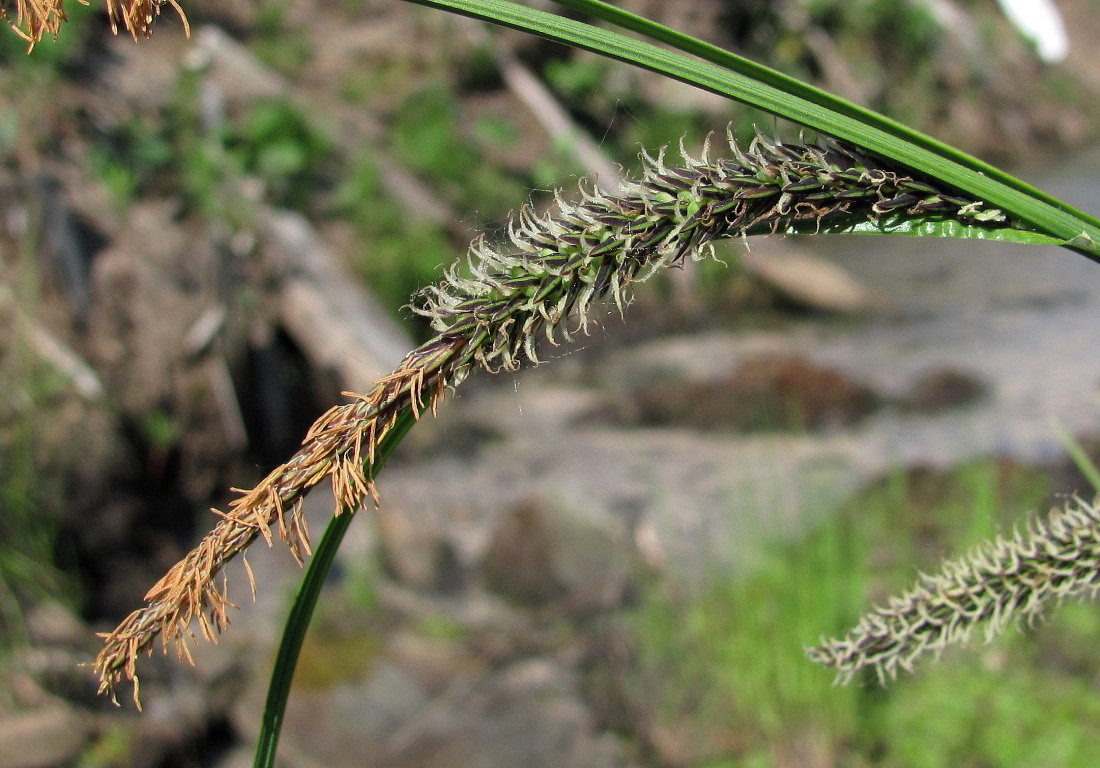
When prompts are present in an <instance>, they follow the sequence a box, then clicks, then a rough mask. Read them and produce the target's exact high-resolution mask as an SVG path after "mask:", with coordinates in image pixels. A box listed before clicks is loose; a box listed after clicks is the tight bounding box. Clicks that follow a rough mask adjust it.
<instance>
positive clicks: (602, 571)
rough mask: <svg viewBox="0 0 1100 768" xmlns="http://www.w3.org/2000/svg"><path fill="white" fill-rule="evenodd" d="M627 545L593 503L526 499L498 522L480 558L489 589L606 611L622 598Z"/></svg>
mask: <svg viewBox="0 0 1100 768" xmlns="http://www.w3.org/2000/svg"><path fill="white" fill-rule="evenodd" d="M631 549H632V547H631V545H630V542H629V538H628V535H627V532H626V530H625V526H624V525H623V524H622V522H621V521H619V520H618V519H616V518H614V517H613V516H612V515H611V514H610V513H609V512H607V511H606V510H602V509H601V508H599V507H598V506H597V505H593V504H584V503H583V502H578V501H574V500H566V499H553V500H550V499H542V500H530V501H528V502H525V503H523V504H520V505H519V506H517V507H514V508H513V509H512V510H510V511H509V512H508V513H506V514H505V516H504V517H503V518H502V519H501V521H500V523H499V524H498V525H497V528H496V530H495V532H494V534H493V537H492V539H491V541H490V544H489V547H488V549H487V551H486V553H485V556H484V558H483V560H482V573H483V574H484V576H485V579H486V582H487V584H488V586H489V587H490V588H491V589H493V590H494V591H496V592H498V593H500V594H502V595H505V596H506V597H510V598H512V599H515V600H518V601H520V602H526V603H531V604H535V605H539V604H544V603H547V602H550V601H557V600H560V601H561V602H562V603H564V604H565V605H566V607H568V608H569V609H570V610H573V611H577V612H581V613H584V612H587V611H592V610H599V609H603V608H609V607H611V606H613V605H615V604H616V603H618V601H619V599H620V598H621V596H622V594H623V589H624V587H625V585H626V580H627V573H628V568H629V553H630V551H631Z"/></svg>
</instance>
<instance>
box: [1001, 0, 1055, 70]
mask: <svg viewBox="0 0 1100 768" xmlns="http://www.w3.org/2000/svg"><path fill="white" fill-rule="evenodd" d="M997 3H998V4H999V5H1000V6H1001V10H1003V11H1004V12H1005V16H1007V17H1008V20H1009V21H1011V22H1012V23H1013V24H1015V25H1016V28H1017V29H1018V30H1020V32H1021V34H1023V36H1024V37H1026V38H1027V39H1028V40H1030V41H1031V42H1032V43H1033V44H1034V45H1035V49H1036V51H1037V52H1038V54H1039V58H1040V59H1042V60H1043V61H1045V62H1047V63H1048V64H1056V63H1057V62H1059V61H1062V60H1063V59H1065V58H1066V54H1068V53H1069V37H1068V36H1067V35H1066V25H1065V23H1064V22H1063V21H1062V15H1061V14H1060V13H1059V12H1058V9H1057V8H1056V7H1055V5H1054V2H1053V0H997Z"/></svg>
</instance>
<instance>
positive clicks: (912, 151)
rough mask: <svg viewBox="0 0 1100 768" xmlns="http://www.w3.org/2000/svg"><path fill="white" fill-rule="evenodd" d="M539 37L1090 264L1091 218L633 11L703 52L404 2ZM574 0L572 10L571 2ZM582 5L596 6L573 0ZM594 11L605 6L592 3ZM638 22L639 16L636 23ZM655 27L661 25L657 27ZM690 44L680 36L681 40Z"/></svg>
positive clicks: (478, 3) (510, 7)
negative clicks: (654, 79) (924, 190)
mask: <svg viewBox="0 0 1100 768" xmlns="http://www.w3.org/2000/svg"><path fill="white" fill-rule="evenodd" d="M407 1H408V2H413V3H416V4H418V5H423V6H427V7H431V8H438V9H441V10H446V11H450V12H452V13H458V14H461V15H464V16H469V17H471V18H476V19H480V20H482V21H488V22H492V23H495V24H499V25H501V26H505V27H509V28H512V29H518V30H521V31H524V32H529V33H531V34H535V35H539V36H540V37H543V38H545V39H548V40H552V41H554V42H558V43H561V44H564V45H570V46H573V47H576V48H581V49H584V50H587V51H592V52H594V53H598V54H601V55H603V56H607V57H609V58H612V59H617V60H619V61H624V62H627V63H629V64H633V65H635V66H638V67H641V68H643V69H647V70H650V71H652V72H657V73H659V74H662V75H665V76H667V77H670V78H672V79H674V80H679V81H681V82H684V83H688V84H690V85H693V86H695V87H697V88H701V89H703V90H706V91H710V92H712V93H716V94H719V95H722V96H725V97H727V98H730V99H733V100H735V101H739V102H742V103H745V104H750V105H752V106H754V107H757V108H759V109H763V110H765V111H767V112H770V113H772V114H774V115H777V116H779V117H782V118H785V119H787V120H790V121H792V122H795V123H798V124H799V125H803V126H806V127H807V128H811V129H813V130H816V131H820V132H822V133H826V134H828V135H830V136H835V137H837V138H839V139H842V140H844V141H848V142H850V143H852V144H855V145H857V146H860V147H863V148H865V149H867V150H869V151H871V152H874V153H876V154H878V155H881V156H883V157H888V158H890V159H892V160H894V161H896V162H898V163H901V164H902V165H905V166H908V167H910V168H913V169H917V170H919V171H920V172H921V173H923V174H926V175H928V176H931V177H933V178H935V179H937V180H939V181H941V182H943V183H945V184H948V185H950V186H952V187H955V188H956V189H961V190H966V191H967V192H968V193H970V194H972V195H974V196H977V197H980V198H982V199H984V200H986V201H988V202H989V203H990V204H992V205H993V206H996V207H998V208H1001V209H1002V210H1004V211H1005V212H1006V213H1008V214H1010V215H1011V216H1012V217H1013V218H1015V219H1016V220H1018V221H1020V222H1022V223H1023V224H1024V225H1025V226H1026V227H1027V228H1029V229H1032V230H1034V231H1036V232H1038V233H1041V234H1043V235H1046V236H1048V237H1050V238H1052V239H1053V240H1055V241H1057V242H1059V243H1064V244H1065V245H1066V246H1067V247H1069V248H1072V249H1073V250H1075V251H1077V252H1079V253H1082V254H1084V255H1085V256H1087V257H1089V258H1091V259H1093V260H1094V261H1100V221H1097V220H1096V219H1095V218H1093V217H1091V216H1088V215H1086V214H1084V213H1082V212H1080V211H1077V210H1075V209H1074V208H1073V207H1071V206H1069V205H1068V204H1066V203H1064V202H1062V201H1060V200H1057V199H1056V198H1053V197H1051V196H1049V195H1047V194H1046V193H1043V192H1040V191H1039V190H1037V189H1035V188H1033V187H1031V186H1030V185H1028V184H1027V183H1025V182H1023V181H1021V180H1019V179H1015V178H1013V177H1011V176H1009V175H1008V174H1005V173H1004V172H1002V171H999V170H997V169H996V168H994V167H993V166H991V165H989V164H987V163H984V162H982V161H981V160H978V159H976V158H972V157H970V156H968V155H965V154H964V153H962V152H959V151H958V150H955V149H952V148H950V147H947V146H946V145H944V144H942V143H941V142H938V141H936V140H935V139H932V138H930V137H926V136H923V135H922V134H919V133H917V132H915V131H912V130H911V129H908V128H904V127H903V126H901V125H900V124H899V123H896V122H894V121H891V120H889V119H888V118H886V117H884V116H882V115H878V114H876V113H874V112H871V111H870V110H866V109H863V108H862V107H858V106H856V105H854V104H851V103H850V102H846V101H844V100H842V99H839V98H837V97H835V96H832V95H830V94H828V93H826V92H824V91H821V90H819V89H816V88H812V87H811V86H808V85H805V84H803V83H799V82H798V81H795V80H792V79H791V78H789V77H787V76H786V75H783V74H781V73H779V72H776V71H774V70H771V69H768V68H766V67H763V66H761V65H759V64H755V63H753V62H750V61H748V60H747V59H742V58H741V57H738V56H735V55H733V54H730V53H728V52H723V51H721V49H717V48H714V47H713V46H707V45H706V44H705V43H702V42H701V41H693V40H692V39H691V38H688V37H687V36H684V35H679V34H678V33H674V32H672V31H671V30H667V28H664V27H661V26H660V25H656V24H653V23H652V22H645V23H644V24H642V23H639V22H637V21H634V20H632V19H638V18H640V17H631V16H630V15H629V14H625V13H622V12H620V13H618V14H614V16H615V18H616V23H624V24H625V23H629V24H632V25H633V27H632V28H634V29H635V30H636V31H641V32H642V33H643V34H651V35H661V36H662V37H660V38H658V39H661V40H662V42H668V43H670V44H675V45H678V46H680V47H683V48H685V49H691V52H692V53H693V54H696V55H700V56H702V55H706V56H707V57H708V58H709V59H713V60H719V61H721V62H722V64H721V65H719V64H715V63H713V61H709V60H704V61H701V60H699V59H697V58H693V57H691V56H688V55H686V54H685V53H683V52H681V51H670V50H666V49H664V48H660V47H658V46H656V45H654V44H652V43H649V42H646V41H642V40H635V39H633V38H630V37H627V36H626V35H623V34H621V33H618V32H614V31H612V30H606V29H599V28H597V27H595V26H592V25H591V24H586V23H584V22H580V21H575V20H572V19H567V18H563V17H561V16H557V15H555V14H552V13H547V12H545V11H539V10H536V9H533V8H527V7H525V6H523V5H520V4H518V3H515V2H509V1H508V0H407ZM581 5H582V4H580V3H576V4H574V6H573V7H581ZM583 7H584V8H585V9H590V8H595V7H597V6H596V5H595V4H594V3H591V2H587V3H583ZM601 13H607V12H606V11H603V10H601ZM642 21H644V20H642ZM661 30H664V31H661ZM689 41H690V42H689Z"/></svg>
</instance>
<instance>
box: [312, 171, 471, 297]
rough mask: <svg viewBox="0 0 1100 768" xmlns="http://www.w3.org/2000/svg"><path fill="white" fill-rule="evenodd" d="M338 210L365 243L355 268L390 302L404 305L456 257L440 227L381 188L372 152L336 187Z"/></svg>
mask: <svg viewBox="0 0 1100 768" xmlns="http://www.w3.org/2000/svg"><path fill="white" fill-rule="evenodd" d="M333 210H334V213H335V214H336V215H338V216H340V217H341V218H344V219H346V220H348V221H350V222H351V223H352V225H353V226H354V227H355V233H356V235H357V237H356V240H357V242H358V243H360V244H361V245H360V247H359V249H358V255H357V257H356V258H355V261H354V266H355V269H356V271H357V273H358V274H359V275H360V276H361V277H362V279H363V281H364V283H365V284H367V285H368V286H370V288H371V291H372V292H373V293H374V294H375V295H377V296H378V297H379V298H381V299H382V301H383V302H384V303H385V304H386V306H388V307H392V308H395V309H396V308H398V307H401V306H402V305H403V304H404V303H405V302H406V301H408V298H409V296H411V295H412V294H413V293H414V292H416V291H417V290H419V289H420V288H421V287H422V286H423V285H426V284H427V283H429V282H431V281H432V279H433V278H434V277H435V276H436V275H437V274H438V273H439V269H440V267H441V265H443V264H446V263H448V262H449V261H450V260H451V258H452V257H451V247H450V243H449V242H448V239H447V235H446V232H444V231H443V229H442V228H441V227H438V226H435V225H432V224H430V223H427V222H425V221H424V220H423V219H420V218H417V217H411V216H408V215H406V213H405V211H403V210H402V208H401V205H400V204H399V203H398V202H396V201H395V200H394V199H393V198H392V197H391V196H390V195H388V194H387V193H386V192H385V190H383V189H382V185H381V181H380V179H379V176H378V171H377V169H376V168H375V166H374V163H373V162H372V161H371V158H370V154H369V153H368V152H363V153H361V154H360V155H359V156H358V157H357V158H356V159H355V160H354V161H353V163H352V166H351V170H350V171H349V173H348V174H347V176H346V177H345V180H344V181H343V183H342V184H341V185H340V186H339V187H337V189H336V190H335V192H334V194H333Z"/></svg>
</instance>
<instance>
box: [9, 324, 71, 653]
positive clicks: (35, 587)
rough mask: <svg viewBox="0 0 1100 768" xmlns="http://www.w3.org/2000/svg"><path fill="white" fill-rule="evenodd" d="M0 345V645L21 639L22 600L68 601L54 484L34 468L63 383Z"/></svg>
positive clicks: (15, 343) (15, 344)
mask: <svg viewBox="0 0 1100 768" xmlns="http://www.w3.org/2000/svg"><path fill="white" fill-rule="evenodd" d="M11 346H12V347H14V349H12V348H10V347H9V349H8V350H7V352H6V353H0V383H2V384H3V385H4V386H2V387H0V391H3V392H5V393H9V394H11V395H13V397H12V400H14V401H15V402H18V403H19V405H18V407H17V408H16V410H15V411H14V412H5V413H2V414H0V650H2V649H4V648H5V647H7V646H9V645H10V644H12V643H18V642H20V641H21V640H22V639H23V622H22V607H23V605H24V602H25V601H27V600H41V599H44V598H50V599H62V600H65V601H67V602H69V601H75V599H76V590H75V588H74V587H75V585H74V584H72V583H71V581H70V579H69V578H68V576H67V575H66V574H65V572H64V571H63V570H62V569H61V568H60V567H58V566H57V565H55V563H57V562H58V561H59V559H60V558H59V553H58V548H59V537H60V532H61V525H60V521H59V519H58V518H57V515H56V509H57V506H56V499H54V498H53V497H54V496H55V495H56V494H57V492H58V490H59V489H58V488H54V487H51V486H50V485H49V483H50V479H49V478H48V477H47V476H44V473H43V472H42V465H43V462H42V461H41V457H42V452H43V451H44V450H45V449H46V446H45V445H44V443H45V442H46V439H44V438H43V437H42V435H41V425H42V424H43V423H45V422H46V421H47V420H48V419H49V418H50V417H49V405H48V404H49V402H50V401H51V400H52V398H53V397H54V396H55V395H56V394H57V393H58V391H59V390H60V389H62V388H63V386H64V385H63V384H62V383H61V382H60V381H59V379H58V377H57V375H56V374H55V373H54V372H53V371H52V370H51V369H49V368H46V367H45V366H43V365H42V364H40V363H39V362H38V361H36V360H35V359H33V358H31V357H30V355H29V354H28V353H27V352H26V351H25V350H20V349H19V341H18V340H17V339H16V340H13V342H12V345H11Z"/></svg>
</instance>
